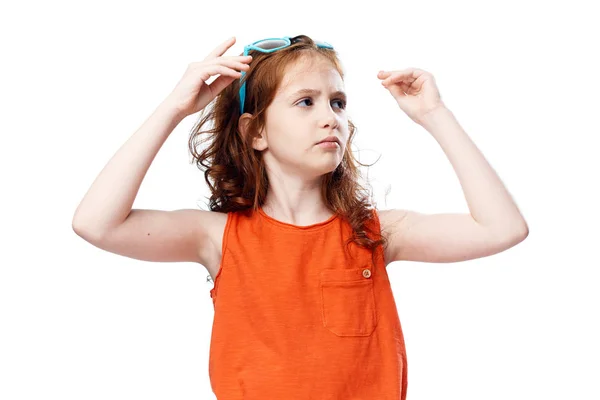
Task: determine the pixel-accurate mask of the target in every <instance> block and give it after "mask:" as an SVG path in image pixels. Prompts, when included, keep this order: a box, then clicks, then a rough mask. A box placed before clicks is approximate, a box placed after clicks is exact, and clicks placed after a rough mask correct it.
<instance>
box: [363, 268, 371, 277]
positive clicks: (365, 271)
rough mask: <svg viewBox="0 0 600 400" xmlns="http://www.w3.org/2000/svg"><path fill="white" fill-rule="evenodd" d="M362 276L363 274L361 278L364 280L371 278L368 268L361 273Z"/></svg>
mask: <svg viewBox="0 0 600 400" xmlns="http://www.w3.org/2000/svg"><path fill="white" fill-rule="evenodd" d="M362 274H363V276H364V277H365V278H370V277H371V270H370V269H368V268H367V269H363V272H362Z"/></svg>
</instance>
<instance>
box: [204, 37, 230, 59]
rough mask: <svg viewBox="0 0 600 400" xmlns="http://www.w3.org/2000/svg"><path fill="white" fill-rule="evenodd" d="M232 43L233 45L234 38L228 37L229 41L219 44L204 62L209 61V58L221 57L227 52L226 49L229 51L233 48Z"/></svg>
mask: <svg viewBox="0 0 600 400" xmlns="http://www.w3.org/2000/svg"><path fill="white" fill-rule="evenodd" d="M234 43H235V36H233V37H230V38H229V39H227V40H226V41H224V42H223V43H221V44H220V45H218V46H217V47H216V48H215V49H214V50H213V51H212V52H210V54H209V55H208V56H206V58H204V59H205V60H210V59H211V58H216V57H219V56H222V55H223V54H225V52H226V51H227V49H229V48H230V47H231V46H233V44H234Z"/></svg>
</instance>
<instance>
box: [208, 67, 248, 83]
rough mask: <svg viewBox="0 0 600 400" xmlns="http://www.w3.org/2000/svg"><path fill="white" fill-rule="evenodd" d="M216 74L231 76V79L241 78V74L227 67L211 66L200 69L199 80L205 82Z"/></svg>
mask: <svg viewBox="0 0 600 400" xmlns="http://www.w3.org/2000/svg"><path fill="white" fill-rule="evenodd" d="M217 74H219V75H227V76H231V77H233V78H241V76H242V74H241V72H238V71H236V70H235V69H233V68H229V67H227V66H224V65H219V64H212V65H206V66H205V67H204V68H203V69H202V73H201V74H200V78H201V79H202V80H203V81H205V82H206V81H207V80H208V79H209V78H210V77H211V76H213V75H217Z"/></svg>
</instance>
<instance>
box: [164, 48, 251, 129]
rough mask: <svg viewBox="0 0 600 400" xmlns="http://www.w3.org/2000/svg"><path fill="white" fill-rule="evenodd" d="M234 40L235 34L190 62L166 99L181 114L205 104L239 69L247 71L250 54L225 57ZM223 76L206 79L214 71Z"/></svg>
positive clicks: (237, 76) (239, 74) (202, 106)
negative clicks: (206, 54) (202, 58)
mask: <svg viewBox="0 0 600 400" xmlns="http://www.w3.org/2000/svg"><path fill="white" fill-rule="evenodd" d="M234 43H235V37H232V38H229V39H227V40H226V41H225V42H223V43H221V44H220V45H219V46H218V47H217V48H215V49H214V50H213V51H212V52H211V53H210V54H209V55H208V56H206V58H205V59H204V60H203V61H201V62H193V63H191V64H189V65H188V67H187V70H186V71H185V73H184V75H183V77H182V78H181V80H180V81H179V83H178V84H177V86H176V87H175V88H174V89H173V91H172V92H171V94H169V96H167V99H166V100H165V101H166V102H167V103H169V104H170V105H173V106H174V107H175V108H176V109H177V110H178V112H180V113H181V115H182V117H186V116H188V115H190V114H194V113H196V112H198V111H200V110H202V109H203V108H204V107H206V106H207V105H208V104H209V103H210V102H211V101H212V100H213V99H214V98H215V97H216V96H217V95H218V94H219V93H220V92H221V91H222V90H223V89H225V88H226V87H227V86H229V85H230V84H231V83H232V82H233V81H234V80H236V79H239V78H240V77H241V76H242V74H241V72H239V71H242V70H244V71H248V70H249V69H250V66H249V65H248V63H250V61H252V57H251V56H247V57H244V56H235V57H222V55H223V53H225V51H227V49H228V48H230V47H231V46H232V45H233V44H234ZM217 74H220V76H219V77H218V78H217V79H215V80H214V81H213V82H211V84H210V85H207V84H206V81H207V80H208V79H209V78H210V77H211V76H213V75H217Z"/></svg>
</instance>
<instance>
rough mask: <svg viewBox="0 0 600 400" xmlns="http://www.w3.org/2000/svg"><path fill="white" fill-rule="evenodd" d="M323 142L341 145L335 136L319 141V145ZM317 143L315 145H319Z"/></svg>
mask: <svg viewBox="0 0 600 400" xmlns="http://www.w3.org/2000/svg"><path fill="white" fill-rule="evenodd" d="M323 142H334V143H337V144H339V145H341V143H340V139H338V138H337V137H336V136H327V137H326V138H325V139H323V140H321V141H320V142H319V143H323ZM319 143H317V144H319Z"/></svg>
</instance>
